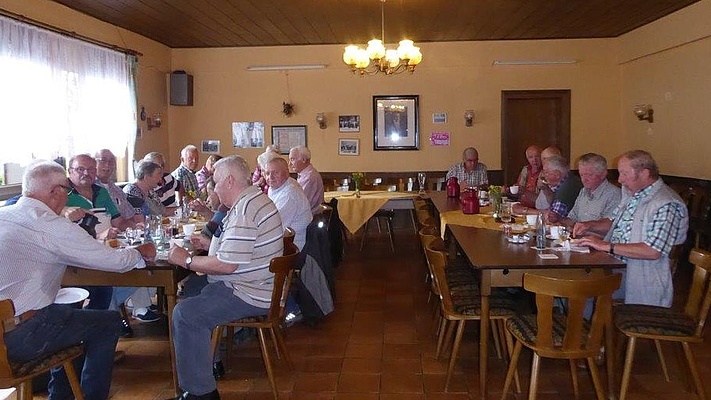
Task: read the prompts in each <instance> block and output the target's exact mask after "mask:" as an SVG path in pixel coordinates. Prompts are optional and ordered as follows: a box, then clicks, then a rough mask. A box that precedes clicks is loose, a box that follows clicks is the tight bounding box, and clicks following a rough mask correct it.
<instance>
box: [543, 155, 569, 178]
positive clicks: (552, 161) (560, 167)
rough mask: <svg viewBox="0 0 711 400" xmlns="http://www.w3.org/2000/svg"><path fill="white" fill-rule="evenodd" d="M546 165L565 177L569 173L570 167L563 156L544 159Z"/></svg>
mask: <svg viewBox="0 0 711 400" xmlns="http://www.w3.org/2000/svg"><path fill="white" fill-rule="evenodd" d="M546 164H548V165H550V167H551V168H553V169H555V170H557V171H559V172H560V173H561V174H563V175H565V174H567V173H568V171H570V165H568V160H566V159H565V157H563V156H552V157H549V158H547V159H546Z"/></svg>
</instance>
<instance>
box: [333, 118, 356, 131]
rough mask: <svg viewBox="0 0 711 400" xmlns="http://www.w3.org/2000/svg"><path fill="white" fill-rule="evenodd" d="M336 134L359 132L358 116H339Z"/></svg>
mask: <svg viewBox="0 0 711 400" xmlns="http://www.w3.org/2000/svg"><path fill="white" fill-rule="evenodd" d="M338 132H360V115H339V116H338Z"/></svg>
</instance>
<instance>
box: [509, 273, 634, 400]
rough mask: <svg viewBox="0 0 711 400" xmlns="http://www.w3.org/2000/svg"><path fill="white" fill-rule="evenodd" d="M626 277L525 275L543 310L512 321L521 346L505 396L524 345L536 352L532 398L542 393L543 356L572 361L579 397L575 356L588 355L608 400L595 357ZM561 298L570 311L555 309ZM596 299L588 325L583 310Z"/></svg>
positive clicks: (597, 383)
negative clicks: (541, 372) (575, 277)
mask: <svg viewBox="0 0 711 400" xmlns="http://www.w3.org/2000/svg"><path fill="white" fill-rule="evenodd" d="M621 278H622V275H620V274H614V275H606V276H603V277H601V278H591V279H560V278H551V277H547V276H539V275H534V274H525V275H524V276H523V287H524V288H525V289H526V290H528V291H531V292H534V293H535V294H536V306H537V307H538V314H537V315H517V316H516V317H514V318H511V319H509V320H508V321H507V322H506V329H507V333H508V334H507V341H508V342H509V343H510V342H511V340H512V336H513V337H515V338H516V345H515V347H514V349H513V355H512V357H511V362H510V363H509V370H508V373H507V374H506V382H505V383H504V392H503V394H502V395H501V399H502V400H504V399H505V398H506V395H507V394H508V390H509V387H510V385H511V379H512V378H513V374H514V372H515V371H516V364H517V363H518V359H519V356H520V355H521V349H522V348H523V346H526V347H528V348H529V349H531V350H533V363H532V366H531V383H530V388H529V392H528V398H529V400H533V399H535V398H536V392H537V391H538V373H539V367H540V361H541V357H547V358H558V359H568V360H569V364H570V373H571V375H572V378H573V391H574V393H575V398H576V399H577V398H579V395H580V393H579V388H578V375H577V365H576V363H575V360H577V359H582V358H584V359H586V360H587V361H588V367H589V368H590V373H591V375H592V381H593V385H594V386H595V393H596V395H597V398H598V400H604V398H605V395H604V392H603V389H602V385H601V384H600V375H599V372H598V369H597V364H595V356H596V355H597V354H598V353H599V352H600V349H601V348H602V345H603V343H602V339H603V333H604V330H605V326H607V324H610V323H611V309H612V293H613V292H614V291H615V290H617V288H619V287H620V282H621ZM556 297H562V298H567V299H568V310H567V311H568V312H567V314H563V313H560V312H556V311H555V309H554V299H555V298H556ZM591 297H592V298H595V301H596V303H595V311H594V312H593V316H592V319H591V322H590V323H588V322H587V321H586V320H585V318H584V316H583V313H584V310H585V305H586V303H587V302H588V300H589V299H590V298H591Z"/></svg>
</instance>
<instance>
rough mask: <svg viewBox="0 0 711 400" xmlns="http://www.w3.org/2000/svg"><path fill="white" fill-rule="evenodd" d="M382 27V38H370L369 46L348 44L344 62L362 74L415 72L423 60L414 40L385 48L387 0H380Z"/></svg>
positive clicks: (403, 41)
mask: <svg viewBox="0 0 711 400" xmlns="http://www.w3.org/2000/svg"><path fill="white" fill-rule="evenodd" d="M380 29H381V30H380V39H373V40H370V41H369V42H368V47H367V48H365V49H362V48H360V47H359V46H357V45H353V44H352V45H348V46H346V49H345V51H344V52H343V62H344V63H346V64H348V66H350V67H351V72H353V73H354V74H355V73H356V72H358V73H359V74H360V75H361V76H363V75H374V74H377V73H378V72H382V73H384V74H385V75H393V74H399V73H402V72H405V71H410V73H413V72H415V67H416V66H417V64H419V63H420V62H422V53H420V48H419V47H416V46H415V44H414V43H413V41H412V40H407V39H405V40H401V41H400V45H399V46H398V48H397V50H394V49H386V48H385V45H384V42H385V0H380ZM371 61H372V62H371Z"/></svg>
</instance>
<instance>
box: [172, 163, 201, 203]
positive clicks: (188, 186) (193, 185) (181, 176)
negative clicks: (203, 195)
mask: <svg viewBox="0 0 711 400" xmlns="http://www.w3.org/2000/svg"><path fill="white" fill-rule="evenodd" d="M173 178H175V179H176V180H177V181H178V182H180V183H181V184H182V185H183V188H184V189H185V193H188V192H193V193H195V194H196V195H197V194H198V193H199V192H200V186H199V185H198V181H197V177H196V176H195V173H194V172H193V171H191V170H190V169H188V167H186V166H184V165H183V164H180V166H178V168H176V169H175V171H173Z"/></svg>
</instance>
